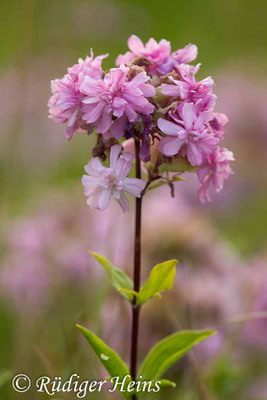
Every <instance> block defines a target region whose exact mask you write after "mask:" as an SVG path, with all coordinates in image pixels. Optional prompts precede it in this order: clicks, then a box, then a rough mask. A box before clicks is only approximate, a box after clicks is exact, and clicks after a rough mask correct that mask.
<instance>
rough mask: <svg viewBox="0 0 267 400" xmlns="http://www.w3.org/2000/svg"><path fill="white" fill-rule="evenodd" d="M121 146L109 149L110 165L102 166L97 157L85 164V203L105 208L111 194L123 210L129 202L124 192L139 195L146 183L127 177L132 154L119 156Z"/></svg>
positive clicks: (99, 208) (127, 208) (83, 179)
mask: <svg viewBox="0 0 267 400" xmlns="http://www.w3.org/2000/svg"><path fill="white" fill-rule="evenodd" d="M121 149H122V146H120V145H115V146H112V147H111V151H110V167H109V168H108V167H104V166H103V165H102V164H101V162H100V160H99V158H98V157H96V158H92V159H91V160H90V161H89V163H88V164H87V165H86V166H85V171H86V172H87V174H88V175H83V177H82V184H83V186H84V194H85V196H87V197H88V199H87V204H88V205H89V206H90V207H92V208H96V209H97V210H101V211H103V210H105V209H106V208H107V207H108V205H109V203H110V199H111V195H113V196H114V198H115V199H116V200H117V202H118V203H119V205H120V206H121V208H122V211H123V212H126V211H129V203H128V200H127V198H126V196H125V194H124V192H126V193H129V194H131V195H132V196H135V197H140V196H141V192H142V190H143V189H144V188H145V185H146V183H145V182H144V181H143V180H142V179H137V178H127V175H128V174H129V172H130V170H131V168H132V162H131V160H132V159H133V155H132V154H130V153H124V154H123V155H121V156H120V151H121Z"/></svg>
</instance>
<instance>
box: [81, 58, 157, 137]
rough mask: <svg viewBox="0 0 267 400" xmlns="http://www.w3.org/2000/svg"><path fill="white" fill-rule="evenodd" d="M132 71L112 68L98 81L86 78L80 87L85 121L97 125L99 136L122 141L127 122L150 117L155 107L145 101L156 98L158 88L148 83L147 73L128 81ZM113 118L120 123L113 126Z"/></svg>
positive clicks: (125, 68)
mask: <svg viewBox="0 0 267 400" xmlns="http://www.w3.org/2000/svg"><path fill="white" fill-rule="evenodd" d="M128 71H129V68H127V67H125V66H121V67H120V68H112V69H111V70H110V73H108V74H106V75H105V77H104V78H103V79H102V78H99V79H92V78H91V77H89V76H86V77H85V79H84V82H83V83H82V85H81V91H82V93H84V94H85V98H84V99H83V108H82V111H83V114H84V115H83V119H84V120H85V121H86V122H87V123H88V124H96V126H97V129H98V132H99V133H103V134H105V133H107V132H108V130H109V129H110V128H111V134H112V135H113V136H114V137H115V138H117V139H118V138H120V137H121V136H122V135H123V133H124V131H125V128H126V123H127V120H128V121H129V122H134V121H135V120H136V119H137V116H138V114H137V113H142V114H146V115H147V114H151V113H152V112H153V111H154V106H153V105H152V104H151V103H150V102H149V101H148V100H147V99H146V97H152V96H154V95H155V88H154V87H153V86H152V85H150V84H149V83H146V82H147V81H148V80H149V76H148V75H147V74H146V73H145V72H141V73H139V74H137V75H136V76H135V77H134V78H133V79H132V80H131V81H128V78H127V73H128ZM112 117H116V118H117V119H116V120H115V121H114V122H113V119H112Z"/></svg>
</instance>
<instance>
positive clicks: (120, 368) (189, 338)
mask: <svg viewBox="0 0 267 400" xmlns="http://www.w3.org/2000/svg"><path fill="white" fill-rule="evenodd" d="M90 253H91V254H92V256H93V257H94V258H95V259H96V260H97V261H98V262H99V263H100V264H101V265H102V266H103V267H104V268H105V270H106V272H107V274H108V276H109V279H110V282H111V284H112V286H113V287H114V288H115V289H116V290H117V291H118V292H119V293H120V294H121V295H122V296H123V297H124V298H125V299H126V300H128V301H129V302H130V303H133V301H134V298H135V299H136V300H135V301H136V305H138V306H142V305H144V304H145V303H146V302H148V301H149V300H150V299H151V298H153V297H155V296H157V297H161V295H160V293H161V292H163V291H164V290H168V289H171V288H172V286H173V282H174V278H175V267H176V264H177V262H178V261H177V260H170V261H166V262H164V263H161V264H158V265H156V266H155V267H154V268H153V269H152V271H151V273H150V275H149V277H148V280H147V281H146V283H145V285H144V286H143V287H142V288H141V289H140V291H139V292H138V293H137V292H135V291H134V290H133V281H132V279H131V278H129V277H128V275H127V274H126V273H125V272H124V271H123V270H121V269H119V268H116V267H114V266H113V265H112V264H111V262H110V261H109V260H108V259H106V258H105V257H103V256H101V255H100V254H97V253H94V252H90ZM77 327H78V328H79V329H80V330H81V332H82V334H83V335H84V337H85V338H86V339H87V341H88V343H89V344H90V346H91V347H92V349H93V350H94V352H95V354H96V355H97V357H98V358H99V360H100V361H101V363H102V364H103V366H104V367H105V368H106V370H107V371H108V373H109V374H110V377H111V378H112V377H118V378H119V381H123V379H124V378H125V377H127V378H126V379H125V383H126V385H125V386H126V387H127V385H128V384H130V382H131V381H132V379H131V376H130V373H129V368H128V366H127V365H126V364H125V363H124V361H123V360H122V359H121V358H120V356H119V355H118V354H117V353H116V352H115V351H114V350H113V349H111V348H110V347H109V346H108V345H107V344H105V343H104V342H103V341H102V340H101V339H100V338H98V337H97V336H96V335H95V334H94V333H92V332H90V331H89V330H87V329H86V328H84V327H82V326H80V325H77ZM215 333H216V331H214V330H200V331H193V330H185V331H179V332H176V333H174V334H172V335H170V336H167V337H166V338H165V339H163V340H161V341H160V342H158V343H157V344H156V345H155V346H154V347H153V348H152V349H151V350H150V352H149V353H148V354H147V356H146V357H145V359H144V361H143V362H142V365H141V366H140V369H139V371H138V374H137V377H138V378H139V379H140V380H141V381H142V382H145V381H146V382H148V381H149V382H151V385H152V386H153V384H154V383H155V382H159V384H160V387H163V386H173V387H175V383H174V382H171V381H169V380H166V379H161V377H162V375H163V374H164V373H165V371H167V369H169V368H170V367H171V366H172V365H173V364H175V363H176V362H177V361H179V360H180V358H182V357H183V356H184V355H185V354H186V353H187V352H188V351H189V350H190V349H191V348H192V347H193V346H195V345H196V344H197V343H199V342H201V341H202V340H204V339H206V338H208V337H210V336H212V335H214V334H215ZM152 386H150V388H151V387H152ZM134 393H135V392H133V391H131V392H127V391H121V394H122V395H123V396H124V397H125V398H126V399H127V398H129V397H131V396H133V394H134ZM143 393H144V392H140V394H139V395H141V394H143Z"/></svg>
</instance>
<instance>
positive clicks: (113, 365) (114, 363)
mask: <svg viewBox="0 0 267 400" xmlns="http://www.w3.org/2000/svg"><path fill="white" fill-rule="evenodd" d="M76 326H77V328H79V329H80V331H81V332H82V334H83V336H84V337H85V338H86V340H87V341H88V343H89V344H90V346H91V347H92V349H93V350H94V352H95V354H96V355H97V357H98V358H99V360H100V361H101V363H102V364H103V365H104V367H105V368H106V370H107V371H108V373H109V374H110V376H111V377H112V378H113V377H119V378H120V379H119V381H120V382H121V381H122V380H123V378H124V377H125V376H127V375H129V378H128V379H127V380H126V386H127V384H128V383H129V382H131V380H132V379H131V377H130V373H129V369H128V367H127V366H126V364H125V363H124V361H123V360H122V359H121V358H120V356H119V355H118V354H117V353H116V351H114V350H113V349H111V348H110V347H109V346H108V345H106V343H104V342H103V340H101V339H99V337H97V336H96V335H95V334H94V333H93V332H91V331H89V330H88V329H86V328H84V327H83V326H81V325H76ZM122 394H123V395H124V396H125V397H126V398H127V397H129V394H127V393H126V392H125V393H122Z"/></svg>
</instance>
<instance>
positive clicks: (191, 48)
mask: <svg viewBox="0 0 267 400" xmlns="http://www.w3.org/2000/svg"><path fill="white" fill-rule="evenodd" d="M172 57H173V58H174V59H175V60H176V61H177V62H178V63H179V64H188V63H190V62H192V61H194V60H195V59H196V58H197V46H196V45H195V44H188V45H187V46H185V47H184V48H183V49H179V50H177V51H175V52H174V53H172Z"/></svg>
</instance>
